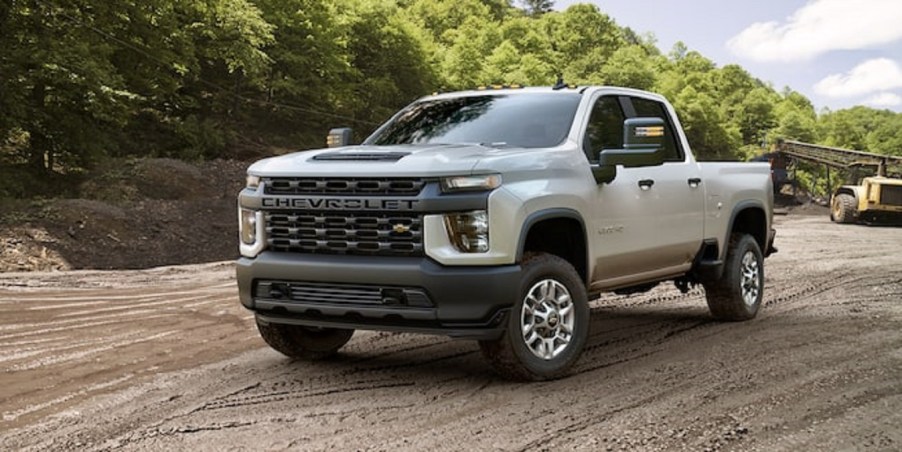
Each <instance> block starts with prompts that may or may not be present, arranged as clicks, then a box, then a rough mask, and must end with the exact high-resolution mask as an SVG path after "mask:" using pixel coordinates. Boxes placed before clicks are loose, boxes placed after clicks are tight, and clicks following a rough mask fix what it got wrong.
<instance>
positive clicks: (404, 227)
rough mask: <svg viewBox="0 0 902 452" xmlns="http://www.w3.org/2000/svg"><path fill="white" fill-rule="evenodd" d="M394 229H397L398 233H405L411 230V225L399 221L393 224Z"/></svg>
mask: <svg viewBox="0 0 902 452" xmlns="http://www.w3.org/2000/svg"><path fill="white" fill-rule="evenodd" d="M392 231H395V233H396V234H403V233H405V232H410V226H407V225H406V224H402V223H398V224H396V225H394V226H392Z"/></svg>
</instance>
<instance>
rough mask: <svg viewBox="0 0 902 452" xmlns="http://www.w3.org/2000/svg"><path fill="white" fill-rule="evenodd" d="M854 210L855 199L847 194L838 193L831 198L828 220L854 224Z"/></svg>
mask: <svg viewBox="0 0 902 452" xmlns="http://www.w3.org/2000/svg"><path fill="white" fill-rule="evenodd" d="M856 210H857V209H856V207H855V197H854V196H852V195H850V194H848V193H840V194H838V195H836V196H834V197H833V203H832V205H831V206H830V219H831V220H833V221H835V222H837V223H854V222H855V214H856Z"/></svg>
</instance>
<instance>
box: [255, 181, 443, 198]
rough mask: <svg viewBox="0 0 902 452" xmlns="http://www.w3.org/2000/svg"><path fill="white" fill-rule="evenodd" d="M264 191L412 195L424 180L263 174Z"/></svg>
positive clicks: (418, 189)
mask: <svg viewBox="0 0 902 452" xmlns="http://www.w3.org/2000/svg"><path fill="white" fill-rule="evenodd" d="M263 184H264V186H265V190H264V191H265V193H266V194H268V195H364V196H366V195H372V196H384V195H391V196H416V195H418V194H420V190H422V189H423V186H424V185H425V184H426V181H424V180H423V179H419V178H391V179H389V178H347V177H345V178H332V177H329V178H322V177H271V178H264V179H263Z"/></svg>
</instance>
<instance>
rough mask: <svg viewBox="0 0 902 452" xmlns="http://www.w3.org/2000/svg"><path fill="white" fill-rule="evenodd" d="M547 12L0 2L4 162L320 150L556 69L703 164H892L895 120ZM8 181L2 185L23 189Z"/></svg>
mask: <svg viewBox="0 0 902 452" xmlns="http://www.w3.org/2000/svg"><path fill="white" fill-rule="evenodd" d="M553 3H554V2H552V1H517V2H513V1H512V0H458V1H449V0H141V1H138V0H122V1H118V2H106V1H101V0H67V1H59V0H7V1H5V2H0V30H3V32H2V33H0V46H2V48H3V49H4V51H3V52H2V53H0V164H2V165H4V167H5V168H6V169H12V168H23V169H25V170H26V171H27V172H28V173H29V174H34V175H42V177H50V175H54V176H53V177H57V176H65V175H77V174H80V173H83V172H84V170H86V169H89V168H91V167H92V166H93V165H96V164H97V163H98V162H101V161H103V159H104V158H106V157H107V156H116V157H121V156H134V157H140V156H164V157H176V158H182V159H204V158H214V157H218V156H223V155H240V154H241V152H266V151H265V150H266V149H269V148H271V147H277V148H298V147H301V148H305V147H319V146H321V145H322V140H323V136H324V135H325V133H324V132H325V131H326V130H327V129H328V128H329V127H332V126H352V127H354V128H355V129H356V130H357V131H358V132H359V135H358V138H361V137H362V136H364V135H365V134H367V133H368V132H370V131H372V130H373V129H374V128H375V127H376V125H377V124H378V123H380V122H382V121H384V120H385V119H386V118H387V117H389V115H391V114H392V112H394V111H395V110H397V109H398V108H400V107H401V106H403V105H405V104H407V103H409V102H410V101H412V100H414V99H416V98H418V97H420V96H422V95H424V94H428V93H430V92H432V91H435V90H450V89H468V88H472V87H474V86H478V85H482V84H486V83H520V84H526V85H549V84H551V83H552V82H553V81H554V80H555V79H556V77H557V76H558V75H559V74H560V75H563V77H564V79H565V80H566V81H567V82H569V83H571V84H608V85H616V86H627V87H632V88H638V89H644V90H651V91H655V92H658V93H661V94H663V95H665V96H667V97H668V98H669V99H670V100H671V101H672V102H673V104H674V106H675V107H676V109H677V112H678V115H679V117H680V120H681V122H682V123H683V126H684V127H685V129H686V132H687V134H688V136H689V140H690V143H691V145H692V146H693V148H694V150H695V152H696V154H697V155H698V156H699V157H700V158H702V159H737V158H748V157H751V156H752V155H754V154H755V153H756V150H759V149H762V148H763V147H766V146H769V145H771V144H773V143H774V142H775V141H776V140H777V139H779V138H790V139H798V140H802V141H813V142H821V143H825V144H828V145H834V146H840V147H848V148H855V149H866V150H870V151H874V152H883V153H889V154H896V155H902V114H897V113H893V112H891V111H886V110H875V109H871V108H867V107H854V108H851V109H846V110H840V111H836V112H832V111H823V112H821V113H820V114H818V113H817V112H815V110H814V107H813V106H812V104H811V102H810V101H809V100H808V99H807V98H805V97H804V96H803V95H801V94H799V93H798V92H795V91H792V90H790V89H788V88H787V89H784V90H783V91H781V92H778V91H776V90H775V89H774V88H773V87H772V86H770V85H769V84H767V83H764V82H762V81H761V80H758V79H756V78H754V77H753V76H751V75H750V74H749V73H748V72H747V71H745V70H744V69H743V68H741V67H740V66H737V65H727V66H724V67H717V65H715V64H714V63H713V62H712V61H711V60H709V59H707V58H705V57H704V56H703V55H701V54H700V53H698V52H695V51H692V50H691V49H689V48H687V47H686V46H685V45H684V44H682V43H678V44H677V45H675V46H674V48H673V49H671V50H670V51H669V52H668V53H666V54H664V53H662V52H661V51H660V50H659V49H658V48H657V47H656V45H655V40H654V37H653V36H652V35H644V36H640V35H638V34H637V33H636V32H634V31H633V30H631V29H629V28H624V27H621V26H619V25H617V23H616V22H615V21H614V20H613V19H612V18H611V17H609V16H608V15H606V14H605V13H604V12H603V11H601V10H600V9H599V8H598V7H597V6H594V5H590V4H577V5H573V6H571V7H569V8H567V9H566V10H564V11H559V12H556V11H552V10H551V7H552V5H553ZM255 150H256V151H255ZM8 185H9V184H6V185H5V186H4V187H7V186H8ZM14 188H15V187H13V188H8V187H7V188H2V190H3V191H4V192H5V193H8V194H9V193H24V191H22V190H15V189H14ZM0 194H2V193H0Z"/></svg>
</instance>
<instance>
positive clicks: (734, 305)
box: [705, 234, 764, 321]
mask: <svg viewBox="0 0 902 452" xmlns="http://www.w3.org/2000/svg"><path fill="white" fill-rule="evenodd" d="M705 298H706V299H707V301H708V308H709V309H710V310H711V315H713V316H714V317H715V318H716V319H718V320H727V321H739V320H749V319H753V318H755V316H756V315H757V314H758V309H759V308H760V307H761V300H762V299H763V298H764V256H763V255H762V254H761V247H759V246H758V242H757V241H755V239H754V238H753V237H752V236H750V235H748V234H733V235H732V236H731V237H730V244H729V248H727V257H726V261H725V262H724V271H723V275H722V276H721V277H720V279H718V280H717V281H713V282H710V283H706V284H705Z"/></svg>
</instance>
